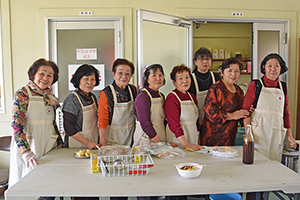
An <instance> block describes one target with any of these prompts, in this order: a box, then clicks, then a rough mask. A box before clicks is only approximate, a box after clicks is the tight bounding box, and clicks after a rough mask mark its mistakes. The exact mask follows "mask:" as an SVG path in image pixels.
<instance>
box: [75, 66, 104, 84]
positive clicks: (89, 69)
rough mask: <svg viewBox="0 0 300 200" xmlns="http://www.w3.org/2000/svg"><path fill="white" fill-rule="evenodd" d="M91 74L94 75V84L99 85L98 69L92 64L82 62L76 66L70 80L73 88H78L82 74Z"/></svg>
mask: <svg viewBox="0 0 300 200" xmlns="http://www.w3.org/2000/svg"><path fill="white" fill-rule="evenodd" d="M92 74H94V75H95V80H96V85H95V86H97V85H99V71H98V70H97V69H96V68H95V67H94V66H93V65H89V64H83V65H81V66H80V67H78V69H77V70H76V72H75V74H74V76H73V77H72V79H71V81H70V82H71V83H73V85H74V87H75V88H79V83H80V79H81V78H82V77H83V76H90V75H92Z"/></svg>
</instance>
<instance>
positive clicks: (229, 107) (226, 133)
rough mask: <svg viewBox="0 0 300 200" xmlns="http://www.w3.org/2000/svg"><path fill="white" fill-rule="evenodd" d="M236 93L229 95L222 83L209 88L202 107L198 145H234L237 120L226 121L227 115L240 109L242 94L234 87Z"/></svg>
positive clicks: (241, 91)
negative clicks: (202, 115) (203, 114)
mask: <svg viewBox="0 0 300 200" xmlns="http://www.w3.org/2000/svg"><path fill="white" fill-rule="evenodd" d="M234 86H235V88H236V93H235V94H233V93H231V92H230V91H229V90H228V89H227V87H226V86H225V85H224V83H223V82H222V81H218V82H216V83H215V84H213V85H212V86H211V88H210V89H209V90H208V92H207V96H206V99H205V104H204V107H203V110H204V113H205V116H204V119H203V121H202V124H201V128H200V136H201V140H200V144H201V145H206V146H215V145H218V146H232V145H235V137H236V133H237V124H238V120H226V118H227V113H233V112H235V111H237V110H240V109H242V105H243V99H244V92H243V90H242V89H241V88H240V87H239V86H238V85H236V84H235V85H234Z"/></svg>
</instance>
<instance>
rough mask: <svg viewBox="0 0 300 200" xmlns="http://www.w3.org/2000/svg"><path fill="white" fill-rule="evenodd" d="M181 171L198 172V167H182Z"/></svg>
mask: <svg viewBox="0 0 300 200" xmlns="http://www.w3.org/2000/svg"><path fill="white" fill-rule="evenodd" d="M180 169H181V170H185V171H195V170H198V169H199V168H198V167H194V166H193V165H184V166H183V167H181V168H180Z"/></svg>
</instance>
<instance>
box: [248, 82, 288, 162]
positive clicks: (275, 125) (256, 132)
mask: <svg viewBox="0 0 300 200" xmlns="http://www.w3.org/2000/svg"><path fill="white" fill-rule="evenodd" d="M260 82H261V84H262V88H261V92H260V96H259V98H258V101H257V108H256V109H255V110H254V112H253V113H252V114H251V125H252V130H253V136H254V142H255V145H254V146H255V150H256V151H258V152H260V153H261V154H262V155H264V156H266V157H267V158H269V159H271V160H277V161H279V162H281V157H282V148H283V140H284V137H285V134H286V129H285V128H284V127H283V112H284V102H285V101H284V98H285V97H284V92H283V90H282V85H281V82H280V81H279V86H280V89H278V88H267V87H264V85H263V83H262V81H261V80H260Z"/></svg>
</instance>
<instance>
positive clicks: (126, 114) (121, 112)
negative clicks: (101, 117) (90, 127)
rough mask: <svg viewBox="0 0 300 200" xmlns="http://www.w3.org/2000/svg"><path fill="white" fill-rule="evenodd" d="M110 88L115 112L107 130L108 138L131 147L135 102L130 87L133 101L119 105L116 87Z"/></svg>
mask: <svg viewBox="0 0 300 200" xmlns="http://www.w3.org/2000/svg"><path fill="white" fill-rule="evenodd" d="M109 87H110V89H111V92H112V95H113V98H114V112H113V117H112V121H111V125H110V126H108V128H107V132H106V133H107V135H106V137H107V138H108V139H110V140H112V141H116V142H117V143H118V144H119V145H127V146H131V145H132V140H133V133H134V130H135V117H134V100H133V95H132V92H131V89H130V87H129V86H128V90H129V93H130V98H131V100H130V101H129V102H125V103H118V101H117V95H116V91H115V89H114V87H113V86H112V85H109Z"/></svg>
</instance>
